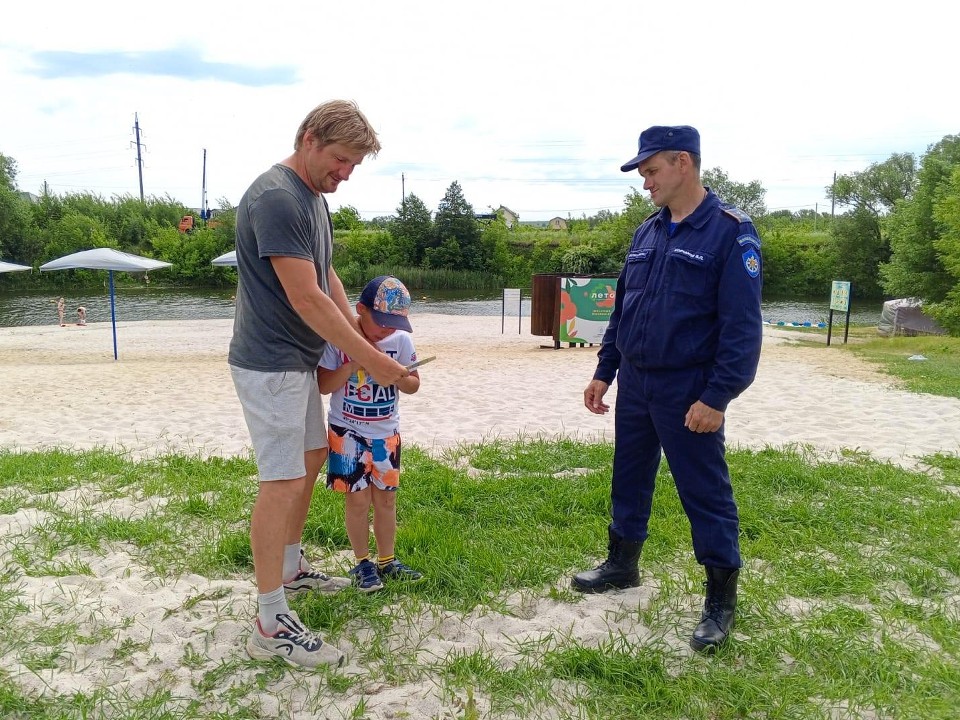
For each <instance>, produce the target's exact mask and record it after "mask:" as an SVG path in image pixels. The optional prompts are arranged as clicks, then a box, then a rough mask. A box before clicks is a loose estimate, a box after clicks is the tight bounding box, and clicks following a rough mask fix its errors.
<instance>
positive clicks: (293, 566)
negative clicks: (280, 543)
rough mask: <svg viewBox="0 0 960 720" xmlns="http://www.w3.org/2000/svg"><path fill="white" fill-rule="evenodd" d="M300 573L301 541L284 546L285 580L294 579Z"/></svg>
mask: <svg viewBox="0 0 960 720" xmlns="http://www.w3.org/2000/svg"><path fill="white" fill-rule="evenodd" d="M299 573H300V543H297V544H296V545H285V546H284V547H283V580H284V582H288V581H290V580H293V579H294V578H295V577H296V576H297V575H298V574H299Z"/></svg>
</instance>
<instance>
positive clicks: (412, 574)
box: [380, 558, 423, 582]
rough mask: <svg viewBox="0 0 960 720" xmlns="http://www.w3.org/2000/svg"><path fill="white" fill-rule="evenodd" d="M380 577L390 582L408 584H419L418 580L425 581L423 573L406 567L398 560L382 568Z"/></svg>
mask: <svg viewBox="0 0 960 720" xmlns="http://www.w3.org/2000/svg"><path fill="white" fill-rule="evenodd" d="M380 575H381V576H383V577H385V578H387V579H388V580H405V581H406V582H417V581H418V580H423V573H422V572H420V571H419V570H414V569H413V568H412V567H409V566H407V565H404V564H403V563H402V562H400V561H399V560H397V559H396V558H394V559H393V560H391V561H390V562H388V563H387V564H386V565H384V566H383V567H382V568H380Z"/></svg>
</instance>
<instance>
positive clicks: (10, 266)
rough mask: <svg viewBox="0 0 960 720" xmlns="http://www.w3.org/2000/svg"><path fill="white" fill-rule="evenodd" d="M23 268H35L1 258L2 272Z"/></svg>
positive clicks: (18, 270)
mask: <svg viewBox="0 0 960 720" xmlns="http://www.w3.org/2000/svg"><path fill="white" fill-rule="evenodd" d="M234 264H236V263H234ZM21 270H33V268H32V267H30V266H29V265H17V264H16V263H8V262H3V261H2V260H0V273H5V272H20V271H21Z"/></svg>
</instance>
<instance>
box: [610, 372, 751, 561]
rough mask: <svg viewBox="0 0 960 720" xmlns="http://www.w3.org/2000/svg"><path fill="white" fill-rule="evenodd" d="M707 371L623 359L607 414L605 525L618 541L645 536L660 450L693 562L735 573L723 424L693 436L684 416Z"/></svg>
mask: <svg viewBox="0 0 960 720" xmlns="http://www.w3.org/2000/svg"><path fill="white" fill-rule="evenodd" d="M707 372H708V368H704V367H695V368H687V369H684V370H638V369H637V368H636V367H634V366H633V365H632V364H631V363H630V362H628V361H627V360H625V359H624V361H623V362H621V365H620V369H619V374H618V378H617V400H616V409H615V417H614V427H615V431H616V439H615V447H614V456H613V484H612V490H611V496H612V499H613V523H612V528H613V530H614V532H616V533H617V534H618V535H619V536H620V537H622V538H624V539H626V540H639V541H643V540H646V539H647V522H648V521H649V519H650V508H651V504H652V501H653V489H654V483H655V480H656V474H657V468H658V467H659V465H660V452H661V448H662V449H663V454H664V455H666V457H667V463H668V464H669V466H670V471H671V473H672V474H673V478H674V482H675V484H676V486H677V493H678V494H679V495H680V502H681V503H682V505H683V509H684V511H685V512H686V514H687V518H689V520H690V530H691V535H692V537H693V551H694V554H695V555H696V558H697V562H699V563H700V564H701V565H709V566H713V567H722V568H739V567H740V565H741V561H740V544H739V541H738V537H737V536H738V533H739V527H740V521H739V518H738V515H737V505H736V502H735V501H734V498H733V487H732V486H731V484H730V473H729V471H728V470H727V462H726V459H725V458H724V434H723V426H721V427H720V429H719V430H718V431H717V432H713V433H695V432H692V431H690V430H687V429H686V428H685V427H684V426H683V420H684V416H685V415H686V414H687V410H689V409H690V406H691V405H692V404H693V403H694V402H695V401H696V400H697V399H698V398H699V397H700V395H701V393H702V392H703V389H704V388H705V387H706V382H707Z"/></svg>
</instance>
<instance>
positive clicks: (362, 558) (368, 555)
mask: <svg viewBox="0 0 960 720" xmlns="http://www.w3.org/2000/svg"><path fill="white" fill-rule="evenodd" d="M369 559H370V553H367V554H366V555H364V556H363V557H358V558H357V565H359V564H360V563H362V562H363V561H364V560H369Z"/></svg>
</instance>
